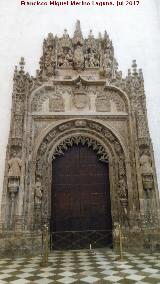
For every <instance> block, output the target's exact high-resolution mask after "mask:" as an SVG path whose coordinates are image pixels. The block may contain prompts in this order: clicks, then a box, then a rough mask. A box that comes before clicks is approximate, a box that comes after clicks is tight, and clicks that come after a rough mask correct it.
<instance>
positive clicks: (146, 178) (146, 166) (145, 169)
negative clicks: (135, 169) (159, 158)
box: [140, 149, 153, 198]
mask: <svg viewBox="0 0 160 284" xmlns="http://www.w3.org/2000/svg"><path fill="white" fill-rule="evenodd" d="M140 170H141V174H142V181H143V187H144V189H145V190H146V191H147V192H148V193H147V196H148V198H149V196H150V190H152V189H153V169H152V160H151V158H150V156H149V155H148V151H147V149H145V150H144V151H143V154H142V156H141V158H140Z"/></svg>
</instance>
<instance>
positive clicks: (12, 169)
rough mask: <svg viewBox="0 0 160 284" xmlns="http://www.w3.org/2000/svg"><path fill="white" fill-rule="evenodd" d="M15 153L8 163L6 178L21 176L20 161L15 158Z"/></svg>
mask: <svg viewBox="0 0 160 284" xmlns="http://www.w3.org/2000/svg"><path fill="white" fill-rule="evenodd" d="M16 156H17V154H16V152H14V153H13V158H11V159H10V160H9V161H8V166H9V170H8V177H20V176H21V167H22V161H21V159H19V158H18V157H16Z"/></svg>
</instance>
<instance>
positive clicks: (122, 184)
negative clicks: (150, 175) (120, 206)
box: [119, 178, 127, 199]
mask: <svg viewBox="0 0 160 284" xmlns="http://www.w3.org/2000/svg"><path fill="white" fill-rule="evenodd" d="M119 196H120V198H122V199H123V198H124V199H127V185H126V181H125V179H124V178H120V180H119Z"/></svg>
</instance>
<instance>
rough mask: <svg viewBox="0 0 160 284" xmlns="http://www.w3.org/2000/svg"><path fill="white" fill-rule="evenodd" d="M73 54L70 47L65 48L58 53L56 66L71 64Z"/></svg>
mask: <svg viewBox="0 0 160 284" xmlns="http://www.w3.org/2000/svg"><path fill="white" fill-rule="evenodd" d="M72 63H73V55H72V51H71V49H69V50H68V49H67V50H64V52H63V51H61V52H59V53H58V66H59V67H68V66H72Z"/></svg>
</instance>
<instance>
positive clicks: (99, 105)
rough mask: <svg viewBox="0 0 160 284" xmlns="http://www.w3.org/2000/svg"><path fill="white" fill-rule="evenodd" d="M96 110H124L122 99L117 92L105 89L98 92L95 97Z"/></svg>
mask: <svg viewBox="0 0 160 284" xmlns="http://www.w3.org/2000/svg"><path fill="white" fill-rule="evenodd" d="M96 111H99V112H102V111H104V112H111V111H113V112H115V111H116V112H126V106H125V102H124V100H123V99H122V98H121V96H120V95H119V93H118V92H116V91H113V90H106V91H103V92H100V93H99V94H98V95H97V97H96Z"/></svg>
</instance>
